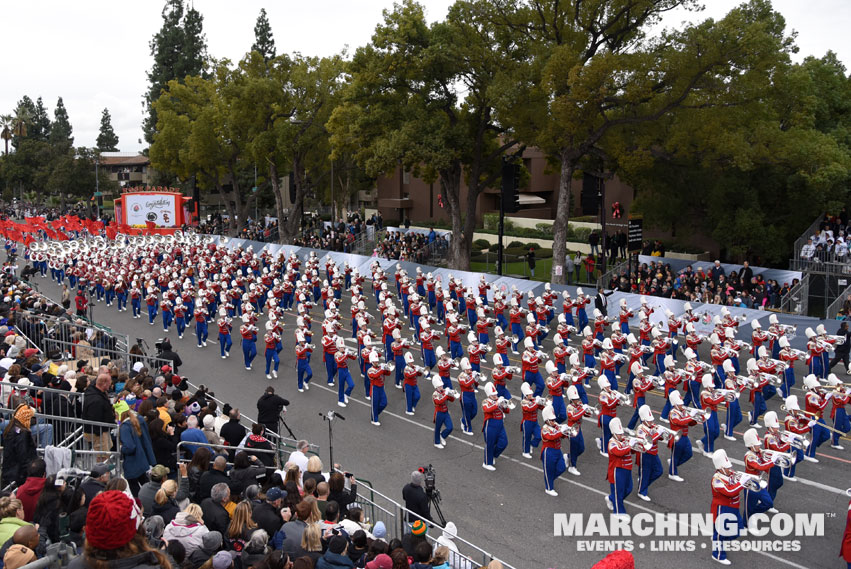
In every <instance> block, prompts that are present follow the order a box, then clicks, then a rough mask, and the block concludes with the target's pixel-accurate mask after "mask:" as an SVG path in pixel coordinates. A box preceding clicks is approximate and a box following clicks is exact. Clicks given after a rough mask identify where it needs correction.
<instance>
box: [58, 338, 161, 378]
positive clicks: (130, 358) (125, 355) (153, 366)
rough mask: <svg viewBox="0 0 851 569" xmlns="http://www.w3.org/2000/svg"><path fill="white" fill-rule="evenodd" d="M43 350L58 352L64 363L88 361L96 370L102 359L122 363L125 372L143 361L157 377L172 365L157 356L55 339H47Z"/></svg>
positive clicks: (120, 366)
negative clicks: (157, 372) (167, 365)
mask: <svg viewBox="0 0 851 569" xmlns="http://www.w3.org/2000/svg"><path fill="white" fill-rule="evenodd" d="M43 348H44V351H45V352H48V353H49V352H52V351H54V350H58V351H59V352H60V353H61V355H62V356H61V357H62V360H63V361H64V360H68V361H77V360H80V359H84V360H87V361H89V362H90V363H91V365H92V367H94V368H97V367H98V365H100V360H101V359H102V358H107V359H109V360H111V361H114V362H120V363H119V369H121V370H124V371H130V370H131V369H132V368H133V364H134V363H136V362H137V361H141V362H142V363H143V364H145V367H147V368H148V369H149V370H151V375H156V373H155V372H156V370H159V369H160V368H161V367H162V366H164V365H166V364H169V365H170V364H171V360H165V359H162V358H158V357H156V356H148V355H140V354H131V353H130V352H128V351H126V350H118V349H109V348H104V347H98V346H94V345H86V344H82V345H81V344H78V343H74V342H68V341H65V340H57V339H54V338H45V340H44V346H43Z"/></svg>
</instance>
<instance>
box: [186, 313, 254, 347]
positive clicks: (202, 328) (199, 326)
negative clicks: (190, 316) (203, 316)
mask: <svg viewBox="0 0 851 569" xmlns="http://www.w3.org/2000/svg"><path fill="white" fill-rule="evenodd" d="M195 335H196V336H198V345H199V346H201V345H202V344H201V342H206V341H207V322H206V321H204V322H198V321H197V320H196V321H195ZM254 352H255V353H257V350H256V349H255V350H254Z"/></svg>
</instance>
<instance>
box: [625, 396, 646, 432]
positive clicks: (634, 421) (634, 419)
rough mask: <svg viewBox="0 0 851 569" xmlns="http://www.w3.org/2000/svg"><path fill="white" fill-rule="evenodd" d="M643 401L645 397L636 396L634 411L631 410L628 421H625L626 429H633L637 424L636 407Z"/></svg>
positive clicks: (642, 403)
mask: <svg viewBox="0 0 851 569" xmlns="http://www.w3.org/2000/svg"><path fill="white" fill-rule="evenodd" d="M645 401H646V397H636V399H635V405H634V407H635V411H633V413H632V417H630V419H629V423H627V425H626V428H627V429H634V428H635V426H636V425H637V424H638V421H639V417H638V408H639V407H641V406H642V405H644V403H645Z"/></svg>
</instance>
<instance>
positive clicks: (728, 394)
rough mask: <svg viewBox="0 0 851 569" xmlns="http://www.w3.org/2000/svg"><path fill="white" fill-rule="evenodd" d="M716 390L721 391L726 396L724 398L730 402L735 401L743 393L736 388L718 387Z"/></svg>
mask: <svg viewBox="0 0 851 569" xmlns="http://www.w3.org/2000/svg"><path fill="white" fill-rule="evenodd" d="M715 391H716V392H718V393H721V394H722V395H723V396H724V400H725V401H727V402H728V403H731V402H733V401H735V400H736V399H738V398H739V396H740V395H741V393H739V392H738V391H736V390H735V389H716V390H715Z"/></svg>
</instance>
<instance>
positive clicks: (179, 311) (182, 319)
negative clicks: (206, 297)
mask: <svg viewBox="0 0 851 569" xmlns="http://www.w3.org/2000/svg"><path fill="white" fill-rule="evenodd" d="M174 325H175V326H176V327H177V337H178V338H180V339H183V332H184V331H186V307H185V306H184V305H183V300H182V299H181V298H180V297H177V300H176V301H175V303H174Z"/></svg>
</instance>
